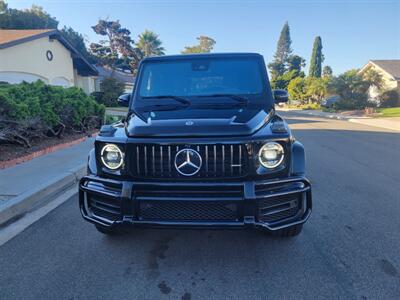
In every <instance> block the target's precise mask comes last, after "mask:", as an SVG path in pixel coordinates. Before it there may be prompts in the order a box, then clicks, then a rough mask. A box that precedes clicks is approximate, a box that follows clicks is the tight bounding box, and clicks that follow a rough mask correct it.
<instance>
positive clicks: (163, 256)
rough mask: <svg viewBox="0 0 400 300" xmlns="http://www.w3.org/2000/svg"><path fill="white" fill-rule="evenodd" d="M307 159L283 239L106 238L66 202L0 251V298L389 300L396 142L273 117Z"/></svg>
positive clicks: (396, 290)
mask: <svg viewBox="0 0 400 300" xmlns="http://www.w3.org/2000/svg"><path fill="white" fill-rule="evenodd" d="M282 114H283V115H285V116H286V117H287V118H288V120H289V121H290V123H291V124H292V128H293V129H294V134H295V136H296V137H297V138H298V139H299V140H300V141H302V142H303V143H304V145H305V147H306V149H307V158H308V161H307V165H308V177H309V178H310V180H311V182H312V184H313V196H314V211H313V214H312V216H311V219H310V220H309V222H308V223H307V224H306V225H305V227H304V231H303V233H302V234H301V235H300V236H298V237H296V238H293V239H279V238H272V237H270V236H267V235H265V234H264V233H262V232H258V231H210V230H199V231H194V230H157V229H151V230H150V229H149V230H144V229H141V230H134V231H132V232H131V233H130V234H126V235H123V236H117V237H115V238H110V237H106V236H103V235H101V234H99V233H98V232H96V231H95V229H94V227H93V225H91V224H88V223H86V222H84V221H83V220H82V219H81V217H80V215H79V211H78V206H77V197H76V196H74V197H72V198H71V199H70V200H68V201H67V202H65V203H64V204H63V205H61V206H59V207H58V208H57V209H55V210H53V211H52V212H51V213H49V214H48V215H46V216H45V217H44V218H42V219H40V220H39V221H38V222H36V223H35V224H33V225H32V226H30V227H29V228H27V229H26V230H25V231H24V232H22V233H21V234H19V235H18V236H16V237H15V238H14V239H12V240H10V241H9V242H7V243H6V244H4V245H3V246H1V247H0V298H1V299H19V298H23V299H38V298H39V299H41V298H42V299H48V298H57V299H101V298H107V299H109V298H130V299H138V298H139V299H170V298H171V299H243V298H249V299H267V298H268V299H282V298H287V299H299V298H307V299H312V298H314V299H315V298H331V299H333V298H335V299H336V298H340V299H369V298H372V299H376V298H380V299H395V298H397V299H399V298H400V255H399V249H400V230H399V228H400V217H399V216H400V193H399V178H400V160H399V153H400V134H399V133H396V132H394V131H389V130H385V129H379V128H375V127H368V126H365V125H362V124H356V123H350V122H346V121H340V120H329V119H322V118H318V117H311V116H304V115H297V114H295V113H291V112H287V113H282Z"/></svg>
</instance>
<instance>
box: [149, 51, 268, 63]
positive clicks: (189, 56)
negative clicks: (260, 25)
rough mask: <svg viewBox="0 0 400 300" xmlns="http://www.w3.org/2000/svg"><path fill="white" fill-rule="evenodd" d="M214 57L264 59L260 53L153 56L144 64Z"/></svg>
mask: <svg viewBox="0 0 400 300" xmlns="http://www.w3.org/2000/svg"><path fill="white" fill-rule="evenodd" d="M213 57H226V58H232V57H262V55H261V54H258V53H240V52H238V53H195V54H177V55H163V56H151V57H146V58H145V59H143V62H146V61H152V60H178V59H192V58H193V59H196V58H213Z"/></svg>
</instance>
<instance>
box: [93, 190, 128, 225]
mask: <svg viewBox="0 0 400 300" xmlns="http://www.w3.org/2000/svg"><path fill="white" fill-rule="evenodd" d="M88 204H89V208H90V210H91V212H92V214H93V215H95V216H97V217H101V218H104V219H107V220H110V221H117V220H118V219H120V218H121V201H120V200H117V199H109V198H106V197H99V196H97V195H91V196H90V197H89V203H88Z"/></svg>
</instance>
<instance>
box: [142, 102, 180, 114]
mask: <svg viewBox="0 0 400 300" xmlns="http://www.w3.org/2000/svg"><path fill="white" fill-rule="evenodd" d="M187 107H188V105H171V104H156V105H149V106H143V107H138V108H137V110H139V111H143V112H148V111H169V110H171V111H172V110H178V109H185V108H187Z"/></svg>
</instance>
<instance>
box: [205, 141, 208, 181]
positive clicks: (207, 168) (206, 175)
mask: <svg viewBox="0 0 400 300" xmlns="http://www.w3.org/2000/svg"><path fill="white" fill-rule="evenodd" d="M205 148H206V176H208V146H207V145H206V147H205Z"/></svg>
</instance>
